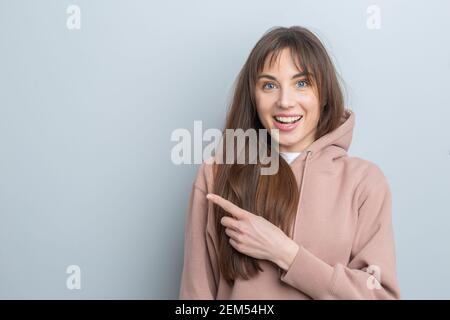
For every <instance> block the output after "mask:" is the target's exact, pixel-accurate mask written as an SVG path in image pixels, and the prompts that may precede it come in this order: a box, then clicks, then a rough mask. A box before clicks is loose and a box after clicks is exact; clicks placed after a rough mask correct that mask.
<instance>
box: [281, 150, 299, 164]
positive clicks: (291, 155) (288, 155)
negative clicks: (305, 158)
mask: <svg viewBox="0 0 450 320" xmlns="http://www.w3.org/2000/svg"><path fill="white" fill-rule="evenodd" d="M300 153H301V152H280V155H281V156H282V157H283V158H284V160H286V162H287V163H289V164H291V162H292V161H294V160H295V159H296V158H297V157H298V156H299V155H300Z"/></svg>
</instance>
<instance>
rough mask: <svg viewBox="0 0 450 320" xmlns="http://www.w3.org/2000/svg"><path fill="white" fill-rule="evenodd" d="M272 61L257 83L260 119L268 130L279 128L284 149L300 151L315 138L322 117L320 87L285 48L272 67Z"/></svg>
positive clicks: (284, 150) (280, 145)
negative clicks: (309, 80)
mask: <svg viewBox="0 0 450 320" xmlns="http://www.w3.org/2000/svg"><path fill="white" fill-rule="evenodd" d="M267 65H268V61H266V65H265V66H264V70H263V71H262V72H261V74H259V76H258V80H257V82H256V89H255V98H256V108H257V112H258V116H259V119H260V120H261V123H262V124H263V126H264V127H265V128H266V129H267V130H270V129H279V133H280V134H279V139H278V143H279V147H280V151H281V152H300V151H303V150H305V149H306V148H307V147H308V146H309V145H310V144H311V143H312V142H313V141H314V135H315V131H316V128H317V124H318V122H319V117H320V103H319V99H318V95H317V90H316V89H315V88H313V86H312V84H310V83H308V82H307V81H306V77H305V76H303V75H301V70H298V69H297V67H296V66H295V64H294V62H293V61H292V57H291V54H290V50H289V49H283V50H282V51H281V52H280V54H279V56H278V58H277V61H275V63H274V64H273V65H272V67H271V68H269V67H268V66H267Z"/></svg>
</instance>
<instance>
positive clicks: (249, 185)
mask: <svg viewBox="0 0 450 320" xmlns="http://www.w3.org/2000/svg"><path fill="white" fill-rule="evenodd" d="M354 124H355V114H354V113H353V111H351V110H349V109H346V108H345V107H344V101H343V94H342V91H341V87H340V84H339V81H338V77H337V74H336V71H335V68H334V66H333V64H332V62H331V60H330V58H329V56H328V54H327V52H326V50H325V48H324V46H323V45H322V44H321V42H320V41H319V39H318V38H317V37H316V36H315V35H314V34H313V33H312V32H310V31H309V30H307V29H305V28H302V27H297V26H294V27H290V28H281V27H280V28H274V29H272V30H269V31H268V32H266V33H265V34H264V36H263V37H262V38H261V39H260V40H259V41H258V42H257V44H256V46H255V47H254V48H253V50H252V51H251V53H250V56H249V57H248V59H247V61H246V63H245V65H244V66H243V68H242V70H241V72H240V74H239V77H238V79H237V83H236V86H235V91H234V98H233V100H232V103H231V107H230V109H229V113H228V116H227V120H226V126H225V128H226V129H238V128H241V129H244V130H246V129H250V128H253V129H264V128H265V129H268V130H269V129H278V130H279V135H278V137H277V142H278V144H279V151H280V152H279V155H280V158H279V159H280V162H279V169H278V172H277V173H276V174H273V175H261V174H260V170H261V168H262V164H258V163H257V164H245V165H242V164H240V165H239V164H217V163H216V164H208V163H203V164H202V165H201V166H200V168H199V171H198V174H197V177H196V179H195V181H194V183H193V186H192V192H191V197H190V204H189V210H188V216H187V221H186V227H185V248H184V249H185V253H184V267H183V273H182V277H181V287H180V293H179V297H180V299H399V298H400V292H399V287H398V283H397V278H396V262H395V260H396V259H395V246H394V235H393V228H392V221H391V192H390V189H389V185H388V182H387V179H386V177H385V176H384V174H383V173H382V171H381V170H380V168H379V167H378V166H377V165H376V164H374V163H372V162H369V161H367V160H364V159H361V158H358V157H351V156H349V155H348V154H347V151H348V148H349V146H350V143H351V140H352V133H353V127H354ZM277 156H278V155H277Z"/></svg>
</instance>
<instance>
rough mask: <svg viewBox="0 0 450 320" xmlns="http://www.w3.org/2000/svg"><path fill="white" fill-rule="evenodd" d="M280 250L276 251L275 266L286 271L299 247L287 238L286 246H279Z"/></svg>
mask: <svg viewBox="0 0 450 320" xmlns="http://www.w3.org/2000/svg"><path fill="white" fill-rule="evenodd" d="M280 249H282V250H278V252H277V253H278V256H277V258H276V259H275V261H274V262H275V264H277V265H278V266H279V267H280V268H281V269H282V270H284V271H286V270H288V269H289V267H290V266H291V264H292V262H293V261H294V259H295V256H296V255H297V253H298V250H299V245H298V244H297V243H296V242H295V241H294V240H292V239H291V238H287V240H286V244H285V245H283V246H281V248H280Z"/></svg>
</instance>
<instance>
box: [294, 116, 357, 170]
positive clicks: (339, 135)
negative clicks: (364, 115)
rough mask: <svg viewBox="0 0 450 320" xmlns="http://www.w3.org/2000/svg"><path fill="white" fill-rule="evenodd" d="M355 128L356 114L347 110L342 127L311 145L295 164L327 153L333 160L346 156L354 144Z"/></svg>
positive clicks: (342, 120)
mask: <svg viewBox="0 0 450 320" xmlns="http://www.w3.org/2000/svg"><path fill="white" fill-rule="evenodd" d="M354 126H355V114H354V113H353V111H352V110H350V109H345V110H344V113H343V115H342V117H341V124H340V126H339V127H337V128H336V129H335V130H333V131H331V132H329V133H327V134H326V135H324V136H322V137H320V138H319V139H317V140H315V141H314V142H313V143H311V144H310V145H309V147H308V148H306V149H305V150H304V151H303V152H302V153H301V155H300V156H299V157H298V158H297V159H295V160H294V162H293V163H295V162H297V160H304V159H305V158H306V157H308V159H309V160H312V159H314V158H316V157H317V156H319V154H321V153H325V152H326V153H327V154H328V153H330V155H331V157H332V158H333V159H336V158H339V157H341V156H345V155H346V154H347V152H348V149H349V147H350V144H351V142H352V137H353V128H354Z"/></svg>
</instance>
